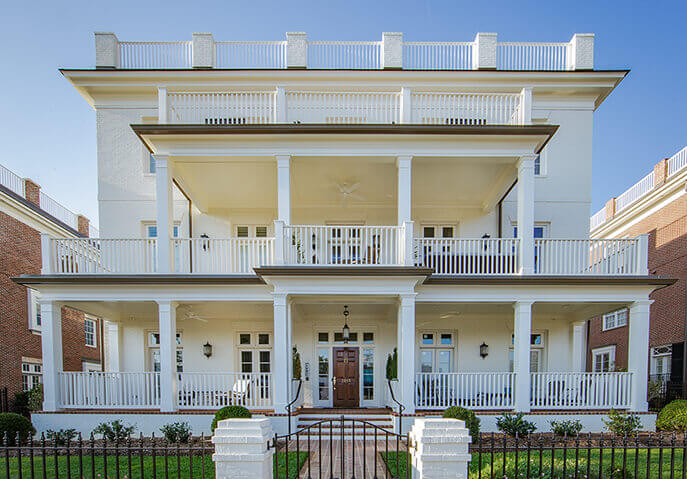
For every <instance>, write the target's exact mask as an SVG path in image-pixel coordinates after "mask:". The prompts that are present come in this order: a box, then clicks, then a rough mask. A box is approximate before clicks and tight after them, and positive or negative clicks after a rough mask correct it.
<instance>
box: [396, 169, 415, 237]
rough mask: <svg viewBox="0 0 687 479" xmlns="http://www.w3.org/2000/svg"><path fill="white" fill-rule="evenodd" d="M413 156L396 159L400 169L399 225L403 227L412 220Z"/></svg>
mask: <svg viewBox="0 0 687 479" xmlns="http://www.w3.org/2000/svg"><path fill="white" fill-rule="evenodd" d="M412 160H413V158H412V157H411V156H399V157H398V158H396V166H397V168H398V225H399V226H401V225H402V224H403V223H404V222H406V221H411V220H412V218H411V216H412V207H411V205H412V201H411V194H412V191H411V188H412V170H411V164H412Z"/></svg>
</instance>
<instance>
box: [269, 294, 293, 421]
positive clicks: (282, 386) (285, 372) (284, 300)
mask: <svg viewBox="0 0 687 479" xmlns="http://www.w3.org/2000/svg"><path fill="white" fill-rule="evenodd" d="M272 297H273V299H274V368H273V375H272V377H273V380H274V381H273V395H272V397H273V404H274V412H275V413H279V414H280V413H283V412H284V411H285V409H286V405H287V404H288V403H289V397H290V388H291V377H290V376H289V371H290V370H291V366H290V362H291V334H290V331H291V325H290V324H289V323H290V317H289V304H288V296H287V295H286V294H280V293H275V294H273V295H272Z"/></svg>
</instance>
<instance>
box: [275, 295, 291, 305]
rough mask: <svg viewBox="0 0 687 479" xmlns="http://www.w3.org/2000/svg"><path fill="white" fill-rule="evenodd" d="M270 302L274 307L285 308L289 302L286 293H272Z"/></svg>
mask: <svg viewBox="0 0 687 479" xmlns="http://www.w3.org/2000/svg"><path fill="white" fill-rule="evenodd" d="M272 301H273V302H274V305H275V306H286V305H287V304H288V302H289V295H288V294H287V293H272Z"/></svg>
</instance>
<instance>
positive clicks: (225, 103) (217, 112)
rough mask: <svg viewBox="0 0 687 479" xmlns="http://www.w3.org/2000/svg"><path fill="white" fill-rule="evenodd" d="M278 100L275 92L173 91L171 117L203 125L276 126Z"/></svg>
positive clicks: (170, 118) (177, 120)
mask: <svg viewBox="0 0 687 479" xmlns="http://www.w3.org/2000/svg"><path fill="white" fill-rule="evenodd" d="M274 101H275V93H274V92H273V91H250V92H249V91H235V92H169V93H168V94H167V108H168V110H169V114H168V118H169V121H170V122H172V123H196V124H202V125H243V124H250V123H274V122H275V121H276V117H275V103H274Z"/></svg>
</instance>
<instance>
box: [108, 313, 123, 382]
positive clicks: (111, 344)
mask: <svg viewBox="0 0 687 479" xmlns="http://www.w3.org/2000/svg"><path fill="white" fill-rule="evenodd" d="M106 324H107V350H108V353H107V360H106V361H105V366H106V370H107V371H115V372H117V371H121V370H122V369H121V368H122V352H123V345H122V327H121V325H120V324H119V323H117V322H114V321H106Z"/></svg>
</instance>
